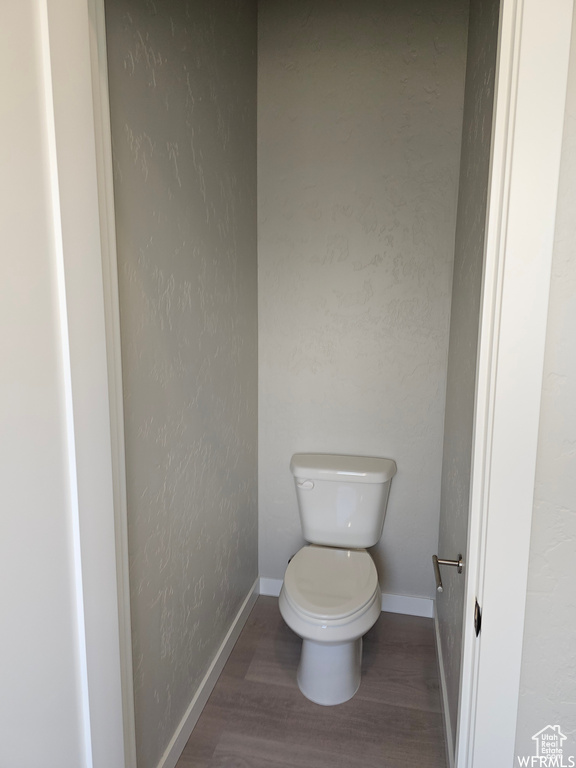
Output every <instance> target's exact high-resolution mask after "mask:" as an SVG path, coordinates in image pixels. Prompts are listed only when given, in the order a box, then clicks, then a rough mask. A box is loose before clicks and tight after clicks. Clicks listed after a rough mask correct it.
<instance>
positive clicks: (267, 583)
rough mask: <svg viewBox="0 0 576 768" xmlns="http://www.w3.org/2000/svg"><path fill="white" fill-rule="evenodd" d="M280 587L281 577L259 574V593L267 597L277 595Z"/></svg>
mask: <svg viewBox="0 0 576 768" xmlns="http://www.w3.org/2000/svg"><path fill="white" fill-rule="evenodd" d="M281 589H282V579H268V578H267V577H266V576H260V594H261V595H266V596H267V597H279V596H280V590H281Z"/></svg>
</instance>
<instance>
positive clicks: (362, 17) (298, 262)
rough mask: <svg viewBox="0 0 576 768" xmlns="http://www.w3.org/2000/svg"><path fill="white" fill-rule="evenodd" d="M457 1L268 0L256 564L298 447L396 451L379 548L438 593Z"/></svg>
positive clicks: (295, 523) (272, 544)
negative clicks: (435, 559)
mask: <svg viewBox="0 0 576 768" xmlns="http://www.w3.org/2000/svg"><path fill="white" fill-rule="evenodd" d="M467 18H468V13H467V3H466V2H463V1H461V0H431V2H427V3H424V4H423V3H422V2H420V1H419V0H396V1H395V2H387V3H380V2H377V0H358V1H356V2H352V1H346V0H345V1H336V2H334V1H332V0H331V1H328V0H295V1H294V2H288V1H286V2H280V1H278V0H269V1H267V2H263V3H262V4H261V7H260V21H259V81H258V104H259V106H258V137H259V160H258V163H259V166H258V167H259V171H258V199H259V207H258V216H259V362H260V366H259V392H260V404H259V423H260V427H259V510H260V512H259V514H260V573H261V575H262V576H266V577H271V578H282V576H283V574H284V570H285V568H286V564H287V561H288V558H289V557H290V556H291V555H292V554H293V553H294V552H295V551H296V550H297V549H298V548H299V547H300V546H301V545H302V537H301V532H300V525H299V520H298V512H297V505H296V498H295V493H294V489H293V482H292V477H291V475H290V472H289V469H288V466H289V462H290V456H291V455H292V453H294V452H295V451H313V452H314V451H319V452H334V453H359V454H365V455H377V456H388V457H391V458H394V459H395V460H396V461H397V463H398V474H397V476H396V477H395V478H394V481H393V484H392V490H391V494H390V501H389V505H388V516H387V519H386V523H385V526H384V535H383V539H382V542H381V544H380V545H379V546H378V548H377V552H376V559H377V562H378V566H379V571H380V577H381V581H382V585H383V588H384V590H385V591H386V592H389V593H395V594H407V595H414V596H432V595H433V587H434V585H433V577H432V573H431V567H430V557H431V555H432V552H433V550H434V547H435V546H436V541H437V532H438V512H439V502H440V471H441V459H442V451H441V445H442V429H443V422H444V393H445V381H446V378H445V377H446V358H447V348H448V321H449V313H450V287H451V279H452V258H453V244H454V228H455V214H456V193H457V184H458V163H459V157H460V134H461V125H462V103H463V89H464V71H465V48H466V29H467Z"/></svg>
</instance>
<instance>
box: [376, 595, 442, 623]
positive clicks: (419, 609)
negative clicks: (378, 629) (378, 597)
mask: <svg viewBox="0 0 576 768" xmlns="http://www.w3.org/2000/svg"><path fill="white" fill-rule="evenodd" d="M382 610H383V611H387V612H388V613H403V614H404V615H405V616H422V617H423V618H425V619H431V618H432V617H433V615H434V600H432V599H431V598H430V597H410V596H409V595H382Z"/></svg>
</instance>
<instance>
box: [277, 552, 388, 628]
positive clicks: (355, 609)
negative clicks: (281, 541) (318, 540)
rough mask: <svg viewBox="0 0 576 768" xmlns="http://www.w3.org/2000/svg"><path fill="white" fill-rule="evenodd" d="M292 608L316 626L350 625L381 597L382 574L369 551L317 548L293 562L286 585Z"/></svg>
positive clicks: (285, 578)
mask: <svg viewBox="0 0 576 768" xmlns="http://www.w3.org/2000/svg"><path fill="white" fill-rule="evenodd" d="M283 591H284V596H285V598H286V601H287V602H288V603H289V604H290V606H291V608H292V609H293V610H294V611H296V612H297V613H298V614H299V615H300V616H301V617H302V618H303V619H307V620H308V621H311V622H312V623H316V622H322V623H330V624H333V625H334V624H341V623H348V622H349V621H350V620H352V619H354V618H356V617H357V616H358V615H359V614H362V612H363V609H365V608H366V606H368V605H369V604H371V603H372V602H373V601H374V598H375V597H376V595H377V594H378V595H379V592H380V588H379V585H378V573H377V571H376V566H375V565H374V561H373V560H372V558H371V557H370V555H369V554H368V552H367V551H366V550H365V549H361V550H354V549H352V550H350V549H336V548H332V547H318V546H314V545H310V546H306V547H303V548H302V549H301V550H300V551H299V552H298V553H297V554H296V555H295V556H294V557H293V558H292V560H291V561H290V563H289V565H288V568H287V570H286V574H285V576H284V585H283Z"/></svg>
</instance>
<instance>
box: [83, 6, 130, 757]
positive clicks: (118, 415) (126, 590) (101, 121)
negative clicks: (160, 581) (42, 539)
mask: <svg viewBox="0 0 576 768" xmlns="http://www.w3.org/2000/svg"><path fill="white" fill-rule="evenodd" d="M88 14H89V18H90V61H91V74H92V100H93V104H94V132H95V140H96V141H95V144H96V163H97V179H98V184H97V185H98V206H99V214H100V238H101V250H102V279H103V287H104V314H105V333H106V356H107V365H108V391H109V399H110V437H111V454H112V483H113V498H114V524H115V535H116V572H117V585H118V614H119V615H118V622H119V634H120V636H119V645H120V674H121V688H122V718H123V731H124V760H125V768H136V726H135V717H134V677H133V667H132V628H131V621H130V583H129V574H128V566H129V559H128V508H127V496H126V461H125V441H124V405H123V390H122V358H121V343H120V301H119V294H118V261H117V251H116V219H115V210H114V183H113V170H112V136H111V128H110V96H109V91H108V60H107V54H106V22H105V10H104V0H88Z"/></svg>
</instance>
